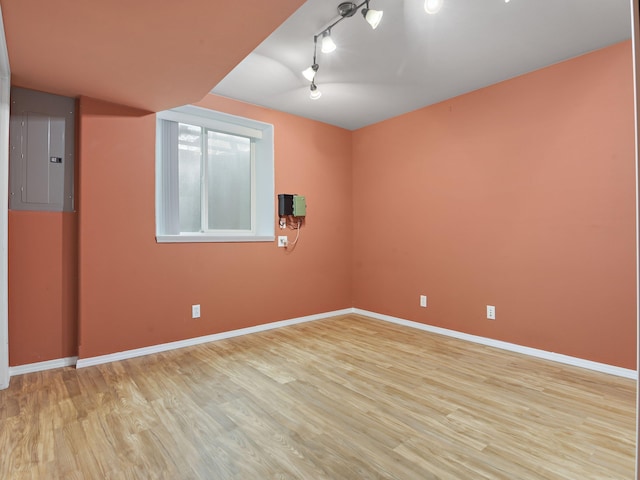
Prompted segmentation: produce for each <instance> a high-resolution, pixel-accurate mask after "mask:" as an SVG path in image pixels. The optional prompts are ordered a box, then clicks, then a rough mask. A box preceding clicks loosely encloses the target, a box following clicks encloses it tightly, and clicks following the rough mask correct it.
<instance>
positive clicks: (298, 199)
mask: <svg viewBox="0 0 640 480" xmlns="http://www.w3.org/2000/svg"><path fill="white" fill-rule="evenodd" d="M287 215H293V216H294V217H304V216H306V215H307V201H306V199H305V198H304V197H303V196H302V195H294V194H289V193H280V194H278V216H280V217H285V216H287Z"/></svg>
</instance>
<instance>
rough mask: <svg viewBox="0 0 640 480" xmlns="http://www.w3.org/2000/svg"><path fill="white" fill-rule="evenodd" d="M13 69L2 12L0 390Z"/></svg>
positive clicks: (5, 348)
mask: <svg viewBox="0 0 640 480" xmlns="http://www.w3.org/2000/svg"><path fill="white" fill-rule="evenodd" d="M10 98H11V70H10V68H9V53H8V52H7V42H6V38H5V34H4V21H3V19H2V10H0V390H2V389H4V388H7V387H8V386H9V379H10V378H11V374H10V372H9V313H8V303H9V300H8V297H9V294H8V292H9V267H8V263H9V244H8V238H7V232H8V222H9V220H8V210H7V209H8V208H9V205H8V203H9V201H8V194H9V102H10Z"/></svg>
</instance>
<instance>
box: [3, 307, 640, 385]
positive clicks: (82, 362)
mask: <svg viewBox="0 0 640 480" xmlns="http://www.w3.org/2000/svg"><path fill="white" fill-rule="evenodd" d="M350 313H354V314H358V315H363V316H365V317H371V318H375V319H377V320H383V321H386V322H390V323H395V324H397V325H403V326H406V327H411V328H416V329H418V330H423V331H426V332H431V333H436V334H439V335H446V336H448V337H454V338H458V339H461V340H466V341H468V342H473V343H478V344H481V345H487V346H490V347H495V348H500V349H502V350H508V351H510V352H516V353H522V354H524V355H529V356H532V357H537V358H543V359H545V360H552V361H554V362H558V363H563V364H566V365H573V366H576V367H582V368H586V369H589V370H594V371H597V372H603V373H608V374H611V375H616V376H619V377H625V378H631V379H634V380H635V379H637V372H636V371H635V370H631V369H628V368H622V367H616V366H613V365H607V364H605V363H598V362H593V361H591V360H585V359H582V358H577V357H571V356H569V355H563V354H560V353H553V352H547V351H546V350H539V349H537V348H531V347H524V346H522V345H517V344H515V343H509V342H503V341H501V340H494V339H491V338H486V337H480V336H477V335H471V334H468V333H463V332H458V331H455V330H449V329H446V328H441V327H435V326H432V325H426V324H424V323H419V322H413V321H411V320H405V319H402V318H398V317H392V316H391V315H384V314H381V313H375V312H370V311H368V310H362V309H360V308H345V309H343V310H335V311H333V312H327V313H319V314H316V315H308V316H305V317H299V318H292V319H289V320H281V321H278V322H272V323H267V324H264V325H256V326H254V327H248V328H241V329H238V330H231V331H229V332H221V333H216V334H213V335H206V336H203V337H195V338H188V339H185V340H179V341H177V342H170V343H163V344H159V345H151V346H149V347H143V348H136V349H134V350H126V351H124V352H116V353H110V354H107V355H100V356H98V357H89V358H81V359H78V357H68V358H60V359H57V360H49V361H46V362H38V363H30V364H27V365H20V366H17V367H10V368H9V375H10V376H15V375H22V374H24V373H32V372H39V371H43V370H50V369H53V368H61V367H68V366H73V365H75V366H76V368H84V367H90V366H92V365H99V364H101V363H109V362H115V361H118V360H125V359H127V358H135V357H140V356H143V355H150V354H152V353H159V352H166V351H169V350H175V349H178V348H183V347H189V346H193V345H199V344H202V343H208V342H215V341H216V340H223V339H225V338H232V337H238V336H240V335H248V334H251V333H257V332H264V331H266V330H272V329H274V328H280V327H286V326H289V325H296V324H298V323H305V322H312V321H315V320H321V319H323V318H330V317H337V316H340V315H348V314H350Z"/></svg>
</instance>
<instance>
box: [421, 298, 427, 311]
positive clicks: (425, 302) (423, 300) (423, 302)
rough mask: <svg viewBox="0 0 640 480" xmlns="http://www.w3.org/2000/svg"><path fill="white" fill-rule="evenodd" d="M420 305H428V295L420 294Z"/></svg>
mask: <svg viewBox="0 0 640 480" xmlns="http://www.w3.org/2000/svg"><path fill="white" fill-rule="evenodd" d="M420 306H421V307H423V308H426V307H427V296H426V295H420Z"/></svg>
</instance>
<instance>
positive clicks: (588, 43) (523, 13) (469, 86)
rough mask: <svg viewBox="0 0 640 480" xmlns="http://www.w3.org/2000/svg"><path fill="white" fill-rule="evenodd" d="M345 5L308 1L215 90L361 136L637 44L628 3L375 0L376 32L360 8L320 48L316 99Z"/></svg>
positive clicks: (323, 62)
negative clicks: (434, 5)
mask: <svg viewBox="0 0 640 480" xmlns="http://www.w3.org/2000/svg"><path fill="white" fill-rule="evenodd" d="M339 3H340V1H336V2H328V1H327V0H308V1H307V2H305V4H304V5H303V6H302V7H300V8H299V9H298V10H297V11H296V12H295V13H294V14H293V15H292V16H291V17H290V18H289V19H288V20H287V21H286V22H285V23H284V24H282V25H281V26H280V27H279V28H278V29H276V30H275V31H274V32H273V33H272V34H271V35H270V36H269V37H268V38H267V39H266V40H265V41H263V42H262V43H261V44H260V45H259V46H258V47H257V48H256V49H255V50H254V51H253V52H252V53H250V54H249V55H248V56H247V57H246V58H245V59H244V60H243V61H242V62H241V63H240V64H239V65H238V66H236V67H235V68H234V69H233V70H232V71H231V72H230V73H229V74H228V75H227V76H226V77H225V78H224V79H223V80H222V81H221V82H220V83H218V84H217V85H216V87H215V88H214V89H213V93H216V94H219V95H223V96H227V97H231V98H234V99H238V100H243V101H246V102H249V103H253V104H257V105H262V106H265V107H269V108H272V109H276V110H281V111H286V112H290V113H293V114H296V115H300V116H303V117H307V118H311V119H315V120H319V121H322V122H326V123H329V124H332V125H336V126H339V127H343V128H346V129H351V130H354V129H358V128H361V127H363V126H366V125H369V124H373V123H376V122H379V121H381V120H384V119H387V118H390V117H394V116H397V115H400V114H402V113H406V112H408V111H412V110H415V109H418V108H421V107H424V106H427V105H431V104H434V103H437V102H440V101H442V100H445V99H447V98H452V97H455V96H457V95H460V94H463V93H466V92H470V91H473V90H477V89H479V88H482V87H485V86H488V85H491V84H494V83H497V82H500V81H503V80H506V79H509V78H512V77H515V76H518V75H522V74H524V73H527V72H530V71H533V70H536V69H539V68H542V67H545V66H548V65H551V64H554V63H557V62H560V61H563V60H566V59H569V58H572V57H576V56H579V55H582V54H584V53H587V52H590V51H593V50H597V49H599V48H603V47H605V46H608V45H612V44H614V43H617V42H620V41H623V40H626V39H629V38H631V12H630V3H629V0H606V1H604V0H510V1H509V2H505V0H444V4H443V7H442V9H441V10H440V11H439V12H438V13H437V14H434V15H429V14H427V13H426V12H425V10H424V0H371V1H370V2H369V7H370V8H372V9H377V10H382V11H383V12H384V15H383V18H382V21H381V23H380V24H379V26H378V27H377V28H376V29H375V30H373V29H372V28H371V26H370V25H369V24H368V23H367V22H366V21H365V20H364V18H363V16H362V15H361V14H360V12H358V13H356V14H355V15H354V16H353V17H349V18H345V19H344V20H343V21H341V22H340V23H339V24H338V25H336V26H335V27H334V28H333V29H332V32H331V34H332V35H331V36H332V38H333V40H334V42H335V43H336V45H337V49H336V50H335V51H334V52H331V53H328V54H325V53H321V52H320V48H319V47H320V46H318V62H317V63H318V64H319V69H318V72H317V75H316V77H315V83H316V84H317V86H318V89H319V90H320V91H321V92H322V96H321V97H320V98H319V99H317V100H312V99H310V98H309V93H310V89H309V87H310V83H309V81H307V80H306V79H305V78H304V77H303V76H302V75H301V72H302V71H303V70H304V69H306V68H307V67H309V66H310V65H311V64H312V60H313V36H314V35H316V34H318V33H320V32H321V31H322V30H323V29H325V28H326V27H327V26H329V25H330V24H331V23H333V22H334V21H335V20H336V19H338V18H340V17H339V15H338V11H337V7H338V4H339ZM629 60H630V61H631V59H629Z"/></svg>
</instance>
